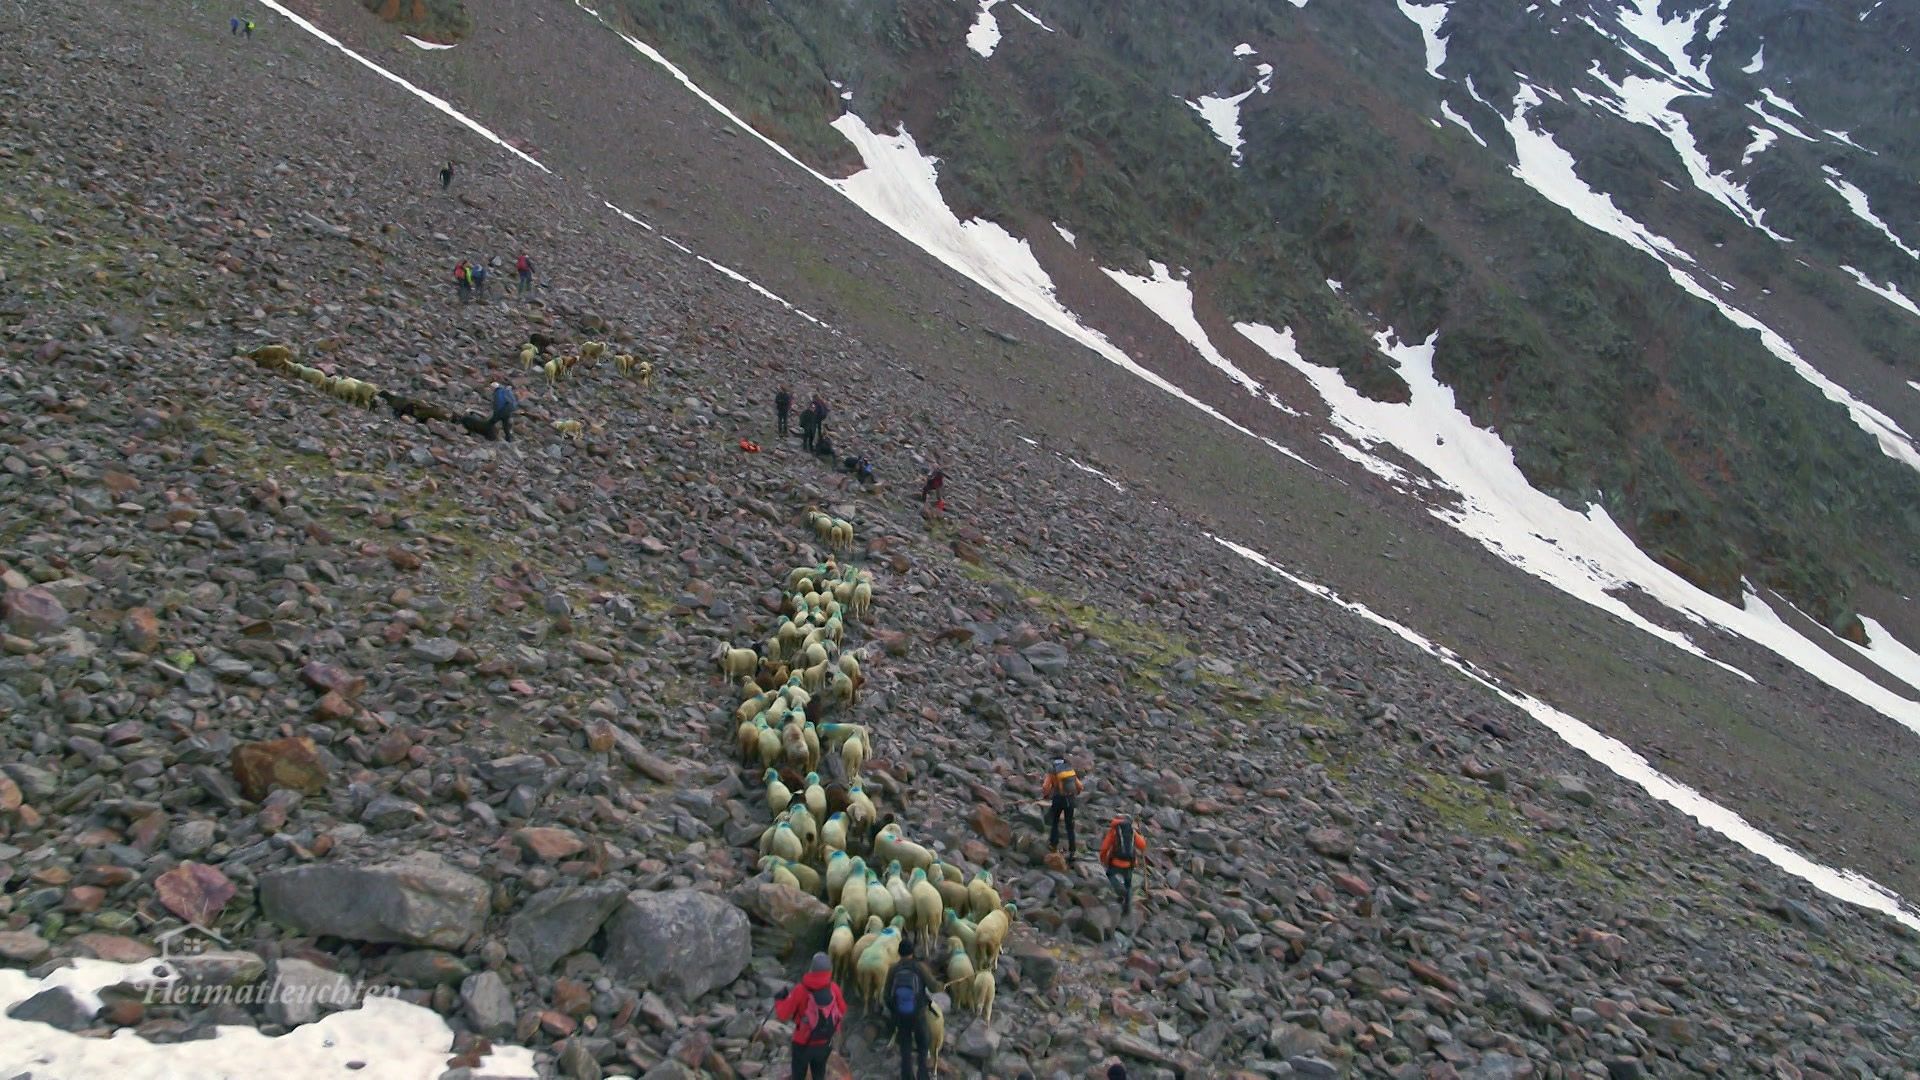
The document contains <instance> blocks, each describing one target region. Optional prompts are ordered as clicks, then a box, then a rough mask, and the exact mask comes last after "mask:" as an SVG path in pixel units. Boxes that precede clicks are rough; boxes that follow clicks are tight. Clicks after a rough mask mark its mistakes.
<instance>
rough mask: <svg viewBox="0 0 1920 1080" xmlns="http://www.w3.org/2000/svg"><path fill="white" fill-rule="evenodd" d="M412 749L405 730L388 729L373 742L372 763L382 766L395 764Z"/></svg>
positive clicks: (402, 759) (411, 741) (410, 740)
mask: <svg viewBox="0 0 1920 1080" xmlns="http://www.w3.org/2000/svg"><path fill="white" fill-rule="evenodd" d="M412 749H413V740H412V739H409V738H407V733H406V732H404V731H389V732H387V733H386V734H385V735H382V736H380V739H379V741H377V742H375V743H374V744H373V763H374V764H375V765H378V766H380V767H382V768H385V767H386V766H388V765H397V764H399V763H400V762H402V761H405V760H406V759H407V753H408V752H409V751H411V750H412Z"/></svg>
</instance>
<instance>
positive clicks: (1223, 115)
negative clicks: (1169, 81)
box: [1187, 87, 1258, 169]
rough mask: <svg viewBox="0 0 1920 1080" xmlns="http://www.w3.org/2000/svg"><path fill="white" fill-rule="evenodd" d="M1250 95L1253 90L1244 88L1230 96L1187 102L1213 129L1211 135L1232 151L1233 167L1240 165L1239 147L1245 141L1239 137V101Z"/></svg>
mask: <svg viewBox="0 0 1920 1080" xmlns="http://www.w3.org/2000/svg"><path fill="white" fill-rule="evenodd" d="M1255 89H1258V88H1257V87H1256V88H1255ZM1252 96H1253V90H1246V91H1242V92H1241V93H1238V94H1235V95H1234V96H1232V97H1211V96H1210V97H1203V98H1201V99H1199V100H1198V101H1189V102H1187V105H1188V106H1189V107H1191V108H1192V109H1193V111H1194V112H1197V113H1199V114H1200V118H1201V119H1202V120H1205V121H1206V122H1207V126H1208V127H1209V128H1212V129H1213V137H1214V138H1216V139H1218V140H1220V142H1221V143H1223V144H1225V146H1226V148H1227V149H1228V150H1230V151H1232V152H1233V167H1234V168H1236V169H1237V168H1239V167H1240V147H1241V146H1242V145H1244V144H1245V142H1246V140H1245V139H1242V138H1241V137H1240V103H1241V102H1243V101H1245V100H1247V99H1248V98H1250V97H1252Z"/></svg>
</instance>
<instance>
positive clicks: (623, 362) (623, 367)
mask: <svg viewBox="0 0 1920 1080" xmlns="http://www.w3.org/2000/svg"><path fill="white" fill-rule="evenodd" d="M613 366H614V367H616V368H619V369H620V374H622V375H630V374H632V373H633V354H632V353H616V354H614V357H613Z"/></svg>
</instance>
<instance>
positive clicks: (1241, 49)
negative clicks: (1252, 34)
mask: <svg viewBox="0 0 1920 1080" xmlns="http://www.w3.org/2000/svg"><path fill="white" fill-rule="evenodd" d="M1233 55H1235V56H1252V55H1253V46H1251V45H1249V44H1247V43H1246V42H1244V41H1243V42H1241V43H1240V44H1238V45H1235V46H1234V47H1233Z"/></svg>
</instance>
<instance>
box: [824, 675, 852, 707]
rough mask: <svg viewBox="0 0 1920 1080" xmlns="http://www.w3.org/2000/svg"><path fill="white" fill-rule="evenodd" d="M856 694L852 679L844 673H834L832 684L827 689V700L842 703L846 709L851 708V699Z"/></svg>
mask: <svg viewBox="0 0 1920 1080" xmlns="http://www.w3.org/2000/svg"><path fill="white" fill-rule="evenodd" d="M857 692H858V691H857V690H856V689H855V687H854V683H853V679H852V678H851V677H850V676H848V675H847V673H846V672H844V671H840V672H835V673H834V675H833V682H832V684H831V685H830V686H828V687H827V700H828V701H839V702H844V703H845V704H846V706H847V707H848V708H852V707H853V698H854V695H855V693H857Z"/></svg>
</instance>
